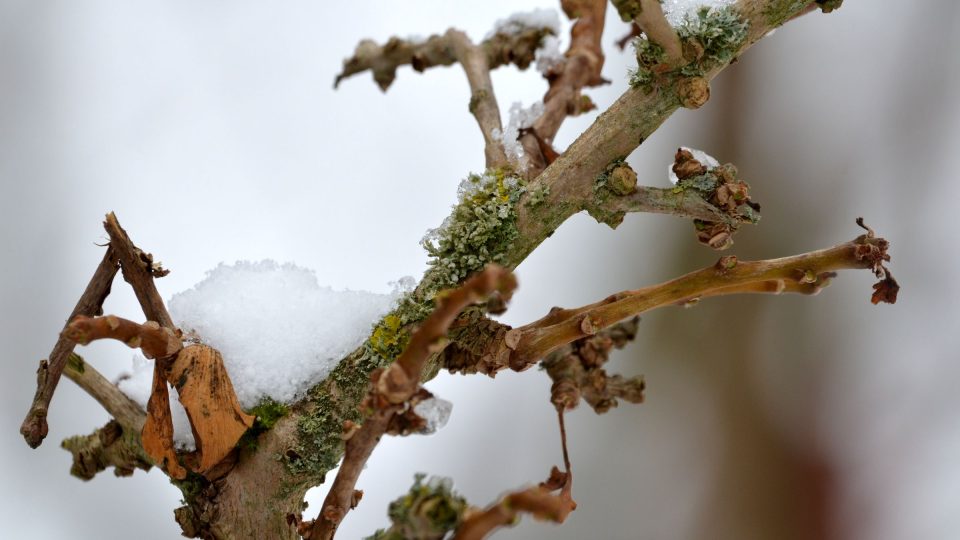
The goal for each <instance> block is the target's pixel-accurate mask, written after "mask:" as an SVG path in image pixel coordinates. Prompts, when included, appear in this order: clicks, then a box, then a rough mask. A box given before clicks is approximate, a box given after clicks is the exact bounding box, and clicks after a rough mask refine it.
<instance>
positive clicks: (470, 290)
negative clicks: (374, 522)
mask: <svg viewBox="0 0 960 540" xmlns="http://www.w3.org/2000/svg"><path fill="white" fill-rule="evenodd" d="M514 287H516V280H515V279H514V277H513V274H511V273H510V272H509V271H507V270H505V269H503V268H501V267H499V266H496V265H490V266H487V267H486V268H485V269H484V270H483V272H481V273H479V274H477V275H475V276H473V277H471V278H470V279H468V280H467V281H465V282H464V283H463V285H462V286H460V287H458V288H457V289H454V290H452V291H447V292H445V293H441V294H438V295H437V307H436V309H435V310H434V311H433V313H432V314H431V315H430V316H429V317H427V319H426V320H424V321H423V323H422V324H421V325H420V328H418V329H417V331H416V332H414V333H413V335H412V336H411V338H410V342H409V343H408V344H407V347H406V348H405V349H404V351H403V353H401V355H400V357H399V358H397V360H396V361H395V362H394V363H392V364H390V365H389V366H387V368H385V369H383V370H377V371H374V373H373V375H372V376H371V382H372V385H371V389H370V394H369V395H368V396H367V398H366V399H365V404H366V407H368V408H372V409H373V412H372V414H370V415H369V416H368V417H367V418H366V420H364V422H363V424H362V425H361V426H360V427H359V428H356V426H355V424H353V423H352V422H351V423H350V424H348V425H344V438H345V439H346V443H345V451H344V456H343V462H342V463H341V465H340V470H339V472H338V473H337V477H336V479H335V480H334V481H333V485H331V486H330V492H329V493H328V494H327V497H326V499H324V501H323V505H322V506H321V510H320V516H319V517H318V518H317V519H316V520H315V521H312V522H305V523H302V524H300V526H299V527H298V529H299V530H300V532H301V534H302V535H303V537H304V538H305V539H307V540H310V539H314V540H329V539H331V538H333V535H334V533H335V532H336V530H337V527H338V526H339V524H340V522H341V521H343V518H344V517H345V516H346V514H347V512H349V511H350V509H352V508H353V507H354V506H356V504H355V501H356V500H358V497H357V495H356V493H357V492H356V491H355V489H354V488H355V486H356V484H357V479H359V477H360V472H361V471H362V470H363V466H364V464H365V463H366V462H367V459H369V458H370V455H371V454H372V453H373V449H374V448H375V447H376V445H377V443H379V442H380V438H381V437H382V436H383V434H384V433H386V432H387V429H388V427H389V425H390V422H391V420H392V419H393V418H394V416H395V415H397V414H398V413H400V412H401V411H403V409H404V408H405V407H404V405H405V404H406V402H407V400H409V399H410V398H411V397H413V395H414V393H415V392H416V391H417V389H418V388H419V387H420V377H421V373H422V371H423V366H424V364H425V363H426V361H427V358H429V357H430V355H431V354H433V353H434V352H436V351H437V350H438V347H442V345H443V341H444V339H445V336H446V333H447V329H448V328H449V327H450V324H451V323H453V321H454V319H456V317H457V316H458V315H459V314H460V312H461V311H463V309H464V308H466V307H467V306H469V305H471V304H474V303H477V302H479V301H482V300H484V299H485V298H486V297H487V296H489V295H491V294H493V293H494V292H498V293H500V294H501V295H502V296H503V297H504V298H505V299H506V298H509V295H510V294H511V293H512V291H513V289H514Z"/></svg>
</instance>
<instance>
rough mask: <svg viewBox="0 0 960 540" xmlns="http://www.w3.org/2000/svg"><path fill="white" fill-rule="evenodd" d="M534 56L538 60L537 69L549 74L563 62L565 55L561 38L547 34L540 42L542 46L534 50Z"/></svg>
mask: <svg viewBox="0 0 960 540" xmlns="http://www.w3.org/2000/svg"><path fill="white" fill-rule="evenodd" d="M534 58H535V59H536V61H537V71H539V72H540V73H542V74H543V75H547V74H548V73H550V71H551V70H553V69H554V68H556V67H557V66H560V65H561V64H563V61H564V56H563V53H562V52H561V51H560V38H558V37H557V36H546V37H544V38H543V42H542V43H541V44H540V48H539V49H537V50H536V51H535V52H534Z"/></svg>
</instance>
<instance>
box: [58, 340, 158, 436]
mask: <svg viewBox="0 0 960 540" xmlns="http://www.w3.org/2000/svg"><path fill="white" fill-rule="evenodd" d="M63 374H64V375H65V376H66V377H67V378H68V379H70V380H71V381H73V382H74V383H76V385H77V386H79V387H80V388H81V389H82V390H83V391H84V392H86V393H87V394H89V395H90V396H91V397H93V399H95V400H97V403H99V404H100V405H102V406H103V408H104V409H105V410H106V411H107V412H108V413H110V416H113V417H114V418H115V419H116V420H117V422H120V425H121V426H123V427H124V429H130V430H133V432H135V433H140V430H141V429H143V423H144V422H145V421H146V419H147V413H146V412H144V410H143V408H142V407H140V405H138V404H137V403H136V402H135V401H133V400H132V399H130V398H129V397H127V395H126V394H124V393H123V392H121V391H120V389H119V388H117V385H115V384H113V383H111V382H110V381H108V380H107V378H106V377H104V376H103V375H101V374H100V372H99V371H97V370H96V369H94V367H93V366H92V365H90V364H88V363H86V362H85V361H84V359H83V358H82V357H80V355H78V354H75V353H72V354H71V355H70V359H69V360H68V362H67V367H66V369H64V370H63Z"/></svg>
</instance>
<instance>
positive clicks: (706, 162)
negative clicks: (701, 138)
mask: <svg viewBox="0 0 960 540" xmlns="http://www.w3.org/2000/svg"><path fill="white" fill-rule="evenodd" d="M680 148H681V149H683V150H686V151H687V152H690V153H691V154H693V159H695V160H697V161H699V162H700V164H701V165H703V166H704V167H706V168H708V169H712V168H714V167H719V166H720V162H719V161H717V160H716V158H714V157H713V156H711V155H710V154H708V153H706V152H704V151H703V150H697V149H696V148H687V147H686V146H681V147H680ZM667 176H668V177H669V178H670V183H671V184H674V185H676V183H677V181H678V180H679V179H678V178H677V175H676V173H674V172H673V162H672V161H671V162H670V165H667Z"/></svg>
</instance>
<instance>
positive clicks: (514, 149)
mask: <svg viewBox="0 0 960 540" xmlns="http://www.w3.org/2000/svg"><path fill="white" fill-rule="evenodd" d="M542 114H543V102H542V101H537V102H536V103H534V104H532V105H530V106H529V107H524V106H523V105H522V104H521V103H520V102H519V101H516V102H514V103H513V105H510V121H509V122H507V127H505V128H504V129H503V132H502V133H501V132H500V131H498V130H494V131H493V136H494V137H496V138H497V139H499V140H500V141H501V142H502V143H503V150H504V151H505V152H506V154H507V157H508V158H510V159H511V160H512V161H515V162H517V163H518V164H519V165H520V170H521V171H523V170H526V168H527V156H526V155H525V154H524V152H523V145H522V144H520V141H518V140H517V139H518V138H519V137H520V130H521V129H525V128H528V127H530V126H532V125H533V123H534V122H535V121H536V120H537V118H540V116H541V115H542Z"/></svg>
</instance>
